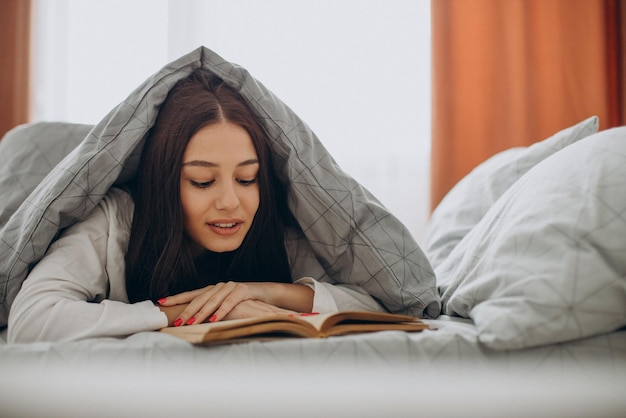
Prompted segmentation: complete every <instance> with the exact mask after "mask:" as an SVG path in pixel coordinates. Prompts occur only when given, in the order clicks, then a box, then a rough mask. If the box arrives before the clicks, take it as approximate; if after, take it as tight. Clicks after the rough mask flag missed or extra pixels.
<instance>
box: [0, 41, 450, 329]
mask: <svg viewBox="0 0 626 418" xmlns="http://www.w3.org/2000/svg"><path fill="white" fill-rule="evenodd" d="M197 68H204V69H206V70H207V71H210V72H212V73H213V74H215V75H217V76H219V77H221V78H222V79H223V80H224V81H225V82H226V83H227V84H229V85H231V86H232V87H234V88H235V89H237V90H238V91H239V92H240V93H241V94H242V96H243V97H244V99H246V100H247V101H248V103H249V104H250V106H251V107H252V109H253V111H254V112H255V113H256V114H257V116H259V118H260V119H261V120H262V123H263V124H264V126H265V128H266V129H267V132H268V136H269V137H270V142H271V144H270V146H271V147H272V151H273V153H274V154H275V156H276V158H275V160H274V161H275V163H276V166H277V167H276V168H277V170H278V172H279V174H280V175H282V176H283V177H284V178H286V179H287V180H288V181H289V184H290V190H289V207H290V209H291V211H292V212H293V214H294V217H295V218H296V220H297V221H298V223H299V225H300V227H301V229H302V232H303V234H304V235H305V236H306V239H307V240H308V242H309V243H310V248H311V250H312V251H313V252H314V255H315V257H316V258H317V260H318V261H319V263H320V264H321V265H322V266H324V268H325V272H326V273H327V274H328V276H329V277H330V279H331V280H332V281H334V282H337V283H343V284H349V285H350V284H352V285H357V286H361V287H362V288H363V289H365V290H366V291H367V292H368V293H369V294H371V295H372V296H374V297H375V298H376V299H377V300H379V301H380V302H381V303H382V304H383V305H384V306H385V307H386V308H387V309H388V310H389V311H391V312H398V313H406V314H410V315H414V316H420V317H424V316H425V317H436V316H438V315H439V312H440V308H441V305H440V300H439V294H438V292H437V289H436V284H435V275H434V273H433V271H432V267H431V266H430V263H429V262H428V259H427V258H426V257H425V255H424V253H423V252H422V250H421V248H420V247H419V246H418V245H417V243H416V242H415V240H414V239H413V237H412V236H411V234H410V233H409V232H408V230H407V228H406V227H405V226H404V225H403V224H402V223H401V222H400V221H399V220H398V219H397V218H396V217H395V216H393V215H392V214H391V213H389V211H388V210H386V209H385V208H384V207H383V205H381V204H380V202H379V201H378V200H376V198H374V196H372V195H371V194H370V193H369V192H368V191H367V190H365V188H363V187H362V186H361V185H360V184H359V183H357V182H356V181H355V180H354V179H353V178H351V177H350V176H349V175H347V174H346V173H345V172H343V171H342V170H341V169H340V168H339V167H338V166H337V164H336V163H335V161H334V160H333V158H332V157H331V156H330V155H329V154H328V152H327V151H326V149H325V148H324V146H323V145H322V143H321V142H320V140H319V139H318V138H317V136H316V135H315V134H314V133H313V131H312V130H311V129H310V128H309V127H308V126H307V125H306V124H305V123H304V122H303V121H302V120H301V119H300V118H299V117H298V116H297V115H296V114H294V113H293V111H291V109H290V108H289V107H288V106H286V105H285V104H284V103H283V102H282V101H280V99H278V98H277V97H276V96H274V95H273V94H272V93H271V92H270V91H268V90H267V89H266V88H265V87H264V86H263V85H262V84H261V83H259V82H258V81H257V80H255V79H254V78H252V77H251V76H250V74H249V73H248V72H247V71H246V70H245V69H243V68H241V67H239V66H237V65H235V64H232V63H229V62H227V61H225V60H224V59H223V58H221V57H220V56H219V55H217V54H215V53H214V52H212V51H210V50H208V49H207V48H204V47H201V48H198V49H196V50H195V51H192V52H191V53H189V54H187V55H185V56H183V57H181V58H179V59H178V60H176V61H174V62H172V63H170V64H168V65H166V66H165V67H163V68H162V69H161V70H160V71H159V72H157V73H156V74H154V75H153V76H152V77H150V78H148V79H147V80H146V81H145V82H144V83H143V84H141V85H140V86H139V87H137V89H135V91H134V92H132V93H131V94H130V95H129V96H128V98H127V99H126V100H124V101H123V102H122V103H121V104H119V105H118V106H117V107H116V108H114V109H113V110H112V111H111V112H110V113H109V114H108V115H107V116H106V117H105V118H104V119H103V120H102V121H101V122H99V123H98V124H97V125H96V126H95V127H94V128H93V129H91V130H90V131H89V133H88V134H87V135H86V137H85V139H84V140H83V141H82V142H81V143H80V144H79V145H78V147H76V148H75V149H74V150H73V151H72V152H71V153H70V154H69V155H68V156H67V157H66V158H64V159H63V160H62V161H61V162H60V163H59V164H57V165H56V166H55V167H54V168H53V169H52V170H51V171H50V173H49V174H48V175H47V176H46V177H45V178H44V179H43V180H42V181H41V183H39V184H38V185H37V187H36V188H35V189H34V190H33V191H32V193H30V194H29V195H28V197H27V198H26V199H25V201H24V203H23V204H22V205H21V206H20V207H19V208H18V209H17V210H16V211H15V213H13V214H12V215H11V216H10V218H9V219H8V221H7V223H6V224H5V225H4V227H3V228H2V229H1V230H0V327H1V326H5V325H6V321H7V317H8V312H9V309H10V306H11V304H12V302H13V300H14V299H15V296H16V294H17V292H18V291H19V289H20V287H21V283H22V281H23V280H24V279H25V277H26V275H27V274H28V272H29V271H30V269H31V268H32V267H33V266H34V265H35V264H36V263H37V262H38V261H39V260H40V259H41V257H42V256H43V255H44V253H45V251H46V249H47V248H48V246H49V245H50V243H51V242H52V241H53V240H54V238H55V237H56V236H57V234H58V232H59V231H60V230H61V229H63V228H65V227H67V226H69V225H71V224H72V223H74V222H76V221H78V220H80V219H82V218H83V217H84V216H86V215H87V214H88V213H89V212H90V211H91V210H92V209H93V208H94V207H95V206H96V205H97V204H98V203H99V202H100V200H101V199H102V197H103V196H104V195H105V194H106V192H107V190H108V189H109V188H110V187H111V186H112V185H113V184H115V183H116V182H117V183H121V182H124V181H125V180H127V179H129V178H132V176H133V175H134V173H135V171H136V169H137V166H138V159H139V156H140V154H141V148H142V146H143V141H144V139H145V137H146V135H147V133H148V131H149V130H150V128H151V127H152V125H153V124H154V121H155V120H156V117H157V114H158V110H159V106H160V105H161V103H162V102H163V100H164V99H165V97H166V96H167V94H168V92H169V90H170V89H171V88H172V87H173V86H174V85H175V83H176V82H178V81H179V80H181V79H183V78H185V77H186V76H188V75H189V74H190V73H191V72H192V71H194V70H195V69H197ZM16 141H17V140H16ZM11 158H12V157H10V158H9V159H11Z"/></svg>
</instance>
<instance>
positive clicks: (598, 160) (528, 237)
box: [0, 48, 626, 417]
mask: <svg viewBox="0 0 626 418" xmlns="http://www.w3.org/2000/svg"><path fill="white" fill-rule="evenodd" d="M197 65H208V66H209V67H210V68H211V69H212V70H213V71H216V72H217V73H218V75H221V76H223V77H224V78H225V79H226V80H228V81H229V82H230V83H232V84H233V85H235V86H238V87H240V88H242V91H243V92H245V94H246V95H251V96H250V97H254V103H255V107H254V108H255V110H256V111H257V112H259V113H260V114H262V115H263V117H264V120H265V121H266V123H267V127H268V131H269V132H270V133H273V134H272V137H273V139H274V141H275V142H274V145H273V146H274V147H275V151H276V152H277V153H278V155H281V156H282V159H281V160H280V161H281V162H280V164H279V168H280V170H281V172H282V173H283V175H286V176H288V177H289V178H290V179H291V180H292V181H294V183H295V184H296V186H295V188H294V192H293V194H292V195H291V197H290V207H291V209H292V210H293V211H294V213H295V214H296V216H297V218H298V221H299V222H300V223H301V225H302V229H303V231H305V233H308V234H307V238H308V239H309V240H310V241H311V243H312V245H314V247H315V249H316V254H317V255H318V257H319V260H320V263H322V264H323V265H324V267H325V268H327V269H328V270H329V271H331V272H333V271H335V270H336V271H338V270H340V267H341V269H342V270H344V271H350V272H351V274H350V275H348V277H335V279H336V280H340V281H341V280H345V281H350V280H359V278H360V277H363V275H364V274H366V276H367V277H373V279H372V280H369V281H368V282H367V283H360V284H361V285H364V286H366V288H367V289H368V290H369V291H372V292H373V293H374V294H375V295H377V297H379V298H380V299H381V300H383V301H386V303H385V306H387V307H388V309H390V310H393V309H394V307H396V308H397V307H398V306H400V305H402V303H401V301H403V300H404V298H409V300H410V301H412V303H413V305H411V306H413V307H414V309H412V310H411V312H412V313H413V314H414V315H418V316H423V317H425V318H426V319H425V320H426V321H428V322H429V323H430V324H431V325H432V326H433V328H434V329H433V330H428V331H424V332H421V333H402V332H381V333H374V334H365V335H353V336H344V337H335V338H328V339H321V340H306V339H290V340H279V341H270V342H250V343H246V344H235V345H219V346H211V347H196V346H192V345H190V344H187V343H185V342H183V341H180V340H178V339H176V338H174V337H172V336H168V335H164V334H160V333H158V332H142V333H138V334H135V335H131V336H129V337H127V338H121V339H115V338H98V339H89V340H83V341H77V342H64V343H35V344H7V343H6V329H5V330H4V331H0V416H5V415H6V416H66V417H71V416H77V417H78V416H95V417H97V416H103V417H105V416H144V415H150V416H172V415H175V416H183V415H184V416H208V415H215V416H249V415H254V416H294V415H297V416H320V415H329V416H418V415H421V414H423V415H435V414H436V415H438V416H483V417H484V416H493V417H501V416H524V417H526V416H531V415H538V416H546V415H550V416H568V417H575V416H581V417H582V416H598V417H602V416H607V417H609V416H624V415H625V414H626V398H625V397H624V396H623V391H624V389H623V388H624V387H626V385H625V384H626V328H625V326H626V240H625V239H624V237H625V236H626V182H624V180H623V179H624V178H626V172H625V170H626V161H625V160H626V128H616V129H612V130H607V131H602V132H598V120H597V118H596V117H590V118H588V119H585V120H583V121H580V122H579V123H576V124H574V125H572V126H570V127H567V128H565V129H564V130H562V131H560V132H557V133H556V134H554V135H553V136H551V137H549V138H546V139H544V140H540V141H537V142H536V144H534V145H533V146H531V147H519V148H515V149H511V150H506V151H503V152H502V153H500V154H497V155H495V156H494V157H492V158H491V159H489V160H487V161H485V162H484V163H483V164H481V165H480V166H478V167H477V168H476V169H475V170H474V171H473V172H472V173H470V174H468V176H466V178H464V179H463V180H462V181H461V182H459V184H458V185H457V186H456V187H455V188H453V189H452V190H451V191H450V193H449V194H448V196H446V198H445V199H444V200H443V201H442V203H441V204H440V205H439V206H438V207H437V209H436V210H435V212H434V213H433V216H432V218H431V220H430V221H429V225H428V233H427V235H426V237H425V239H424V243H423V244H422V247H420V246H419V245H418V244H417V243H416V242H415V240H414V239H413V238H412V237H411V236H410V234H409V233H408V232H407V231H406V229H405V228H404V227H403V226H402V225H401V224H400V223H399V222H398V221H397V220H396V219H395V218H394V217H393V216H392V215H391V214H390V213H389V212H388V211H387V210H386V209H385V208H384V207H382V205H380V203H379V202H378V201H377V200H376V199H375V198H374V197H373V196H371V195H370V194H369V193H368V192H367V191H366V190H365V189H363V188H362V187H361V186H360V185H359V184H358V183H357V182H356V181H355V180H354V179H352V178H350V176H349V175H347V174H346V173H344V172H343V171H342V170H341V169H340V167H338V166H337V165H336V164H335V163H334V161H333V160H332V158H331V157H330V156H329V155H328V154H327V153H326V151H325V150H324V148H323V145H322V143H321V142H320V141H319V140H318V139H317V138H316V137H315V135H314V134H313V133H312V131H311V130H310V129H309V128H308V127H307V126H306V124H304V122H302V121H301V120H300V119H298V118H297V116H296V115H294V114H293V113H292V112H291V111H290V110H289V109H288V107H286V106H285V105H284V104H283V103H282V102H280V100H278V99H277V98H276V97H274V96H273V95H272V94H271V93H270V92H268V91H267V90H266V89H265V88H264V87H262V85H261V84H260V83H258V82H257V81H256V80H254V79H252V78H251V77H250V76H249V75H248V74H247V72H245V70H243V69H241V68H240V67H237V66H235V65H234V64H231V63H228V62H226V61H224V60H222V59H221V58H219V57H218V56H217V55H215V54H214V53H212V52H211V51H209V50H207V49H206V48H200V49H199V50H197V51H194V52H192V53H191V54H189V55H187V56H185V57H183V58H181V59H180V60H178V61H176V62H174V63H172V64H170V65H168V66H166V67H165V68H164V69H162V70H161V71H160V72H158V73H157V74H155V76H153V77H152V78H151V79H149V80H147V81H146V83H144V85H142V86H140V87H139V88H138V89H137V90H136V91H135V92H133V93H132V94H131V96H129V98H128V99H127V100H126V101H125V102H124V103H122V104H120V106H118V107H117V108H116V109H114V110H113V111H112V112H111V114H110V115H108V116H107V117H106V118H105V119H104V120H103V121H102V122H101V123H100V124H98V125H96V126H88V125H76V124H69V123H37V124H31V125H27V126H22V127H19V128H17V129H15V130H14V131H12V132H11V133H10V134H9V135H7V136H6V137H5V138H4V139H3V140H2V141H0V195H1V196H2V200H3V201H2V202H0V228H2V229H0V285H1V287H0V292H2V301H3V307H2V309H3V310H4V311H5V313H4V314H5V315H6V312H8V309H9V307H10V302H11V298H12V297H14V295H15V293H16V292H17V290H18V289H19V285H20V283H21V280H23V279H24V277H25V276H26V274H27V272H28V270H29V268H30V267H31V266H32V265H33V264H34V263H36V262H37V259H38V257H40V256H41V255H42V254H43V251H45V248H46V247H47V246H48V244H49V243H50V242H51V241H53V240H54V239H55V236H56V234H58V231H59V230H60V229H62V228H63V227H64V226H67V225H69V224H71V223H72V222H74V221H76V220H78V219H80V218H81V216H83V215H84V214H86V213H87V212H88V211H89V210H90V208H92V207H93V206H95V204H97V202H98V201H99V199H100V198H101V197H102V195H103V194H104V192H105V191H106V190H107V189H108V188H109V187H110V186H111V185H114V184H119V183H123V182H124V181H125V180H127V179H129V178H130V177H131V176H132V175H133V173H134V169H135V167H136V163H137V158H138V152H137V149H138V148H139V147H140V146H141V141H142V140H143V137H144V135H145V132H146V131H147V129H148V127H149V126H150V123H151V122H150V121H151V120H152V119H153V118H154V115H155V113H154V112H155V111H156V110H155V109H156V107H158V103H160V101H162V100H163V99H164V96H165V93H166V92H167V90H168V88H169V87H171V85H172V84H173V82H174V81H175V80H177V79H178V77H179V76H181V74H182V73H181V71H183V69H184V71H188V70H189V68H193V67H195V66H197ZM184 71H183V72H184ZM146 98H149V100H148V99H146ZM277 114H280V115H282V116H284V118H282V119H281V118H278V117H277ZM305 150H306V152H305ZM306 155H314V156H315V158H313V159H311V160H307V158H306ZM103 167H107V168H108V169H106V170H104V169H103ZM85 173H88V174H89V175H88V176H85V177H81V176H83V175H84V174H85ZM77 178H87V179H90V181H87V182H81V181H76V179H77ZM337 185H340V186H341V188H337V187H334V186H337ZM324 208H327V209H329V210H328V211H327V213H328V215H329V218H328V219H322V218H320V216H319V214H320V213H321V212H324V211H325V210H324ZM355 217H364V218H362V219H367V220H371V223H365V225H367V228H366V230H365V231H353V230H352V229H351V228H353V225H354V222H353V221H354V219H356V218H355ZM333 222H339V223H340V225H341V226H340V227H334V225H335V223H333ZM381 237H382V238H381ZM381 239H382V241H384V242H385V243H386V244H389V242H392V243H394V248H393V251H382V250H381V248H386V247H385V246H382V245H379V244H380V243H381V241H380V240H381ZM377 244H378V246H377ZM363 246H364V247H365V248H362V247H363ZM379 247H380V248H379ZM372 248H373V249H374V250H372ZM422 248H423V249H424V250H423V251H422ZM354 249H359V251H353V250H354ZM363 250H365V252H363ZM372 255H374V256H373V257H372ZM350 256H353V257H352V258H346V257H350ZM346 266H352V268H347V269H346V268H345V267H346ZM381 266H383V268H381ZM572 266H575V267H576V268H572ZM390 280H391V281H395V280H398V281H399V283H400V287H399V288H400V289H401V290H400V291H399V292H397V293H393V292H391V293H389V292H388V290H389V289H390V288H397V286H390V285H389V283H390V282H389V281H390ZM435 280H436V281H435ZM440 313H443V315H440ZM35 400H37V402H35ZM294 411H296V412H294Z"/></svg>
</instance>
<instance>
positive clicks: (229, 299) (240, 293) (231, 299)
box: [210, 282, 252, 322]
mask: <svg viewBox="0 0 626 418" xmlns="http://www.w3.org/2000/svg"><path fill="white" fill-rule="evenodd" d="M227 287H228V290H230V292H229V294H228V296H226V297H225V298H224V300H223V301H222V302H221V303H220V305H219V307H218V308H217V309H216V310H215V312H214V313H213V315H212V316H211V317H210V321H211V322H216V321H221V320H222V319H224V317H226V315H228V314H229V313H230V312H231V311H232V310H233V309H234V308H235V307H236V306H237V305H239V304H240V303H241V302H244V301H248V300H252V295H251V292H250V289H249V287H248V286H247V284H245V283H235V282H229V283H227Z"/></svg>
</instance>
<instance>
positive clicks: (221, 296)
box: [159, 282, 313, 326]
mask: <svg viewBox="0 0 626 418" xmlns="http://www.w3.org/2000/svg"><path fill="white" fill-rule="evenodd" d="M244 301H258V302H263V303H264V305H269V306H273V307H274V308H277V309H281V308H282V309H283V310H286V311H290V312H289V313H292V312H310V311H311V308H312V306H313V290H312V289H311V288H309V287H308V286H305V285H299V284H292V283H289V284H285V283H270V282H264V283H259V282H225V283H218V284H216V285H210V286H206V287H204V288H201V289H196V290H192V291H189V292H184V293H180V294H178V295H174V296H170V297H167V298H163V299H160V300H159V304H160V305H161V306H162V307H174V306H175V305H183V304H187V306H186V307H185V309H184V310H183V311H182V313H181V314H180V315H179V316H178V318H177V319H176V320H175V321H174V322H173V325H175V326H180V325H183V324H187V325H191V324H194V323H200V322H204V321H205V320H206V319H207V318H208V320H209V321H210V322H215V321H219V320H221V319H223V318H225V317H226V316H227V315H228V314H229V313H230V312H231V311H233V310H234V309H235V307H237V306H238V305H239V304H241V303H242V302H244ZM246 306H248V308H249V307H250V306H256V307H257V309H259V307H260V305H252V304H246ZM266 308H267V306H264V307H263V309H264V310H261V311H259V312H260V313H262V312H267V309H266ZM252 311H254V309H253V310H249V311H248V312H252Z"/></svg>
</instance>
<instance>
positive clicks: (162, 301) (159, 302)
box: [157, 298, 167, 305]
mask: <svg viewBox="0 0 626 418" xmlns="http://www.w3.org/2000/svg"><path fill="white" fill-rule="evenodd" d="M166 300H167V298H161V299H159V300H157V303H158V304H159V305H163V304H164V303H165V301H166Z"/></svg>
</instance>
